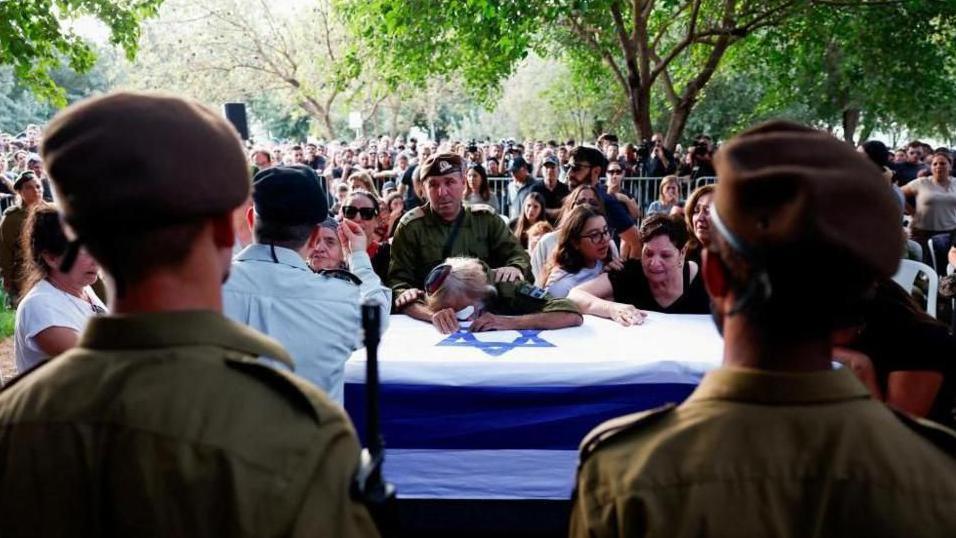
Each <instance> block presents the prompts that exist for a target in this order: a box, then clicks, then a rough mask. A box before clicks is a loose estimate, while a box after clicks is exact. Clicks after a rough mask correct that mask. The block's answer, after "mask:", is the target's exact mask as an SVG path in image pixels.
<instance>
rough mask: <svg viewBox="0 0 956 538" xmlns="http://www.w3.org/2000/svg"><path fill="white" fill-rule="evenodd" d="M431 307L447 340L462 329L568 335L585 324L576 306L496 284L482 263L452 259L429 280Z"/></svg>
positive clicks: (526, 287)
mask: <svg viewBox="0 0 956 538" xmlns="http://www.w3.org/2000/svg"><path fill="white" fill-rule="evenodd" d="M425 307H426V308H427V309H428V311H429V312H432V313H433V314H432V315H422V314H421V313H420V312H417V311H416V312H415V313H414V314H413V315H412V317H415V318H416V319H420V320H422V321H430V322H432V323H433V324H434V325H435V328H437V329H438V330H439V331H441V332H442V334H451V333H453V332H455V331H457V330H458V329H459V328H461V327H467V328H469V329H470V330H471V331H473V332H479V331H499V330H500V331H503V330H526V329H527V330H532V329H542V330H543V329H563V328H565V327H576V326H578V325H580V324H581V323H582V322H583V321H584V318H582V317H581V311H580V310H578V307H577V306H575V305H574V303H572V302H571V301H569V300H567V299H559V298H556V297H554V296H552V295H551V294H549V293H548V292H546V291H545V290H543V289H541V288H539V287H536V286H534V285H533V284H529V283H528V282H525V281H521V280H519V281H514V282H494V274H493V273H492V271H491V269H489V268H488V266H487V265H486V264H485V263H484V262H482V261H481V260H478V259H476V258H448V259H447V260H445V262H444V263H442V264H441V265H438V266H436V267H435V268H434V269H432V270H431V272H430V273H428V276H427V277H426V278H425Z"/></svg>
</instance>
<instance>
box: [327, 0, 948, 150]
mask: <svg viewBox="0 0 956 538" xmlns="http://www.w3.org/2000/svg"><path fill="white" fill-rule="evenodd" d="M335 2H336V5H337V6H338V7H339V9H340V11H341V12H342V13H343V14H344V16H345V18H346V20H347V21H348V23H349V27H350V28H351V29H352V30H353V32H354V33H355V34H356V35H357V37H359V39H360V41H361V43H362V46H364V47H366V48H367V50H369V51H370V54H371V55H372V57H373V58H374V59H375V60H376V61H377V62H378V63H379V70H380V72H381V73H382V74H383V77H384V78H385V80H387V81H396V80H405V81H408V80H413V81H422V80H426V79H427V78H428V77H429V76H431V75H432V74H435V73H439V74H442V75H444V76H454V75H456V74H457V75H460V76H461V77H463V79H464V80H465V82H466V83H467V84H468V86H469V87H470V88H472V89H473V91H475V92H476V93H477V95H479V96H480V97H485V98H486V99H491V98H493V97H494V95H495V90H496V88H498V85H499V83H500V82H501V81H502V80H503V79H505V78H507V77H508V76H509V75H510V74H511V73H512V72H513V71H514V69H515V66H516V65H517V63H518V62H519V61H521V60H522V59H523V58H525V57H526V56H527V55H528V53H529V51H531V50H534V51H538V52H540V53H542V54H546V53H547V54H550V55H552V56H557V57H560V58H562V59H569V60H570V63H571V64H575V63H578V62H579V61H582V60H583V61H584V62H586V63H587V64H589V65H591V66H592V67H593V66H596V65H603V66H604V70H605V74H606V76H607V77H609V78H610V80H611V81H612V82H613V84H614V86H615V87H616V88H617V91H618V94H619V95H620V96H622V97H623V99H624V102H625V104H626V109H625V110H626V111H627V116H629V119H630V120H631V125H632V126H633V130H634V132H636V133H637V134H638V136H640V137H642V138H649V137H650V135H651V133H652V132H653V131H654V130H655V127H657V128H662V127H665V126H666V129H662V130H664V131H665V132H666V140H667V143H668V145H670V146H673V145H674V144H675V143H676V141H677V140H678V139H679V138H680V137H681V135H682V134H683V132H684V130H685V128H686V127H687V125H688V122H689V121H690V118H691V112H692V111H694V109H695V107H697V105H698V103H700V102H702V101H704V100H706V99H707V88H708V87H709V85H710V84H711V82H712V81H714V80H724V81H725V82H726V83H729V82H731V81H732V80H733V78H732V77H731V78H725V79H722V78H721V77H720V75H721V74H722V72H723V71H725V70H726V69H727V66H728V65H729V64H734V63H735V62H733V60H732V59H733V57H734V56H735V55H737V54H738V49H741V48H744V47H746V48H748V51H749V52H750V53H757V55H758V56H759V55H760V54H761V53H766V54H768V55H773V54H783V53H782V52H781V51H783V50H785V49H787V48H788V47H792V46H793V45H794V44H797V43H803V44H804V46H805V47H806V48H805V50H804V51H801V60H800V61H803V59H805V58H806V57H816V58H820V57H821V50H820V49H819V48H815V47H816V44H817V43H826V42H827V41H828V40H829V38H830V37H831V35H832V34H833V33H836V34H839V35H843V34H848V33H853V32H854V31H856V33H857V34H858V35H860V36H862V35H864V34H865V29H866V28H867V27H868V26H867V25H869V24H876V26H874V27H873V28H877V29H879V30H875V31H872V32H870V34H869V35H866V37H867V38H868V39H869V41H872V42H876V41H879V40H880V39H881V38H882V35H883V34H882V33H881V32H882V30H883V29H888V28H890V29H891V27H892V22H893V19H894V17H895V16H896V14H895V13H896V11H898V10H901V9H917V8H918V9H919V10H921V11H920V14H919V15H915V16H918V17H920V18H921V20H920V23H919V24H918V25H915V26H914V27H913V28H911V29H910V30H911V31H910V34H908V35H912V34H913V33H918V32H921V31H925V32H926V33H928V34H933V33H934V32H933V30H934V29H937V28H938V24H937V23H933V22H932V21H934V20H936V21H938V20H939V19H940V13H942V12H944V11H945V9H944V7H946V8H947V9H948V7H949V6H950V5H951V4H952V2H949V1H946V2H943V1H940V0H900V1H888V2H873V1H871V0H845V1H839V2H834V1H828V0H731V1H727V0H552V1H548V2H534V1H531V0H515V1H509V2H499V1H496V0H428V1H424V0H409V1H405V2H394V1H392V0H335ZM944 4H945V6H944ZM894 10H896V11H894ZM881 17H883V18H882V19H880V18H881ZM847 21H850V22H853V24H852V25H851V27H847V26H842V27H841V26H840V25H841V23H846V22H847ZM821 22H822V23H821ZM924 23H925V24H924ZM932 24H937V26H935V27H931V26H932ZM940 24H942V23H940ZM928 25H929V26H928ZM791 34H792V36H791ZM896 35H900V34H898V33H897V34H896ZM794 36H798V37H794ZM924 39H925V38H924ZM768 40H769V41H768ZM781 40H783V41H781ZM814 40H815V43H811V42H814ZM869 41H856V42H854V43H856V44H859V45H860V47H862V48H859V47H858V48H856V49H855V52H854V53H856V54H859V55H860V56H863V55H864V54H868V51H867V49H866V48H865V47H867V46H869V44H870V43H869ZM950 41H952V40H950ZM848 42H853V40H852V39H851V40H850V41H848ZM770 43H772V44H773V47H769V44H770ZM874 44H876V43H874ZM904 44H905V41H903V42H895V43H894V42H893V41H891V40H884V42H882V43H879V45H880V47H879V48H878V49H877V50H879V51H880V53H881V54H885V56H883V57H882V58H885V59H888V58H897V57H898V56H899V55H900V54H901V53H902V51H903V50H905V49H902V48H901V46H903V45H904ZM863 51H867V52H863ZM740 54H742V53H740ZM778 59H779V58H778ZM871 60H872V58H871ZM751 61H753V58H751ZM778 63H779V64H780V65H781V66H782V65H783V64H784V62H783V60H782V59H780V61H778ZM871 63H872V62H871ZM736 65H738V66H741V65H744V64H741V63H737V64H736ZM817 67H819V66H817ZM745 71H747V70H746V69H745ZM807 72H808V73H810V72H812V71H811V70H807ZM817 73H818V74H819V73H820V71H819V70H817ZM574 74H575V76H583V77H588V76H589V74H588V73H587V70H583V69H579V70H577V71H574ZM591 75H593V73H592V74H591ZM887 76H902V74H901V73H899V72H890V73H889V74H888V75H887ZM904 78H910V79H913V78H914V77H913V75H912V74H910V75H908V76H906V77H904ZM595 79H597V77H595ZM571 82H572V81H569V84H571ZM573 82H575V83H577V84H578V87H577V89H578V90H580V89H582V88H586V86H583V85H582V83H583V84H586V81H582V80H579V79H578V80H574V81H573ZM769 86H770V84H769V83H768V87H769ZM591 90H592V91H591V92H589V93H590V95H596V93H595V92H594V91H593V90H594V88H591ZM832 90H833V88H832V86H826V85H823V86H820V87H817V88H814V91H813V92H809V93H808V94H807V99H813V98H814V96H816V97H817V98H824V95H826V94H825V92H828V91H832ZM768 91H769V90H768ZM894 91H895V90H894ZM568 93H569V95H574V94H579V93H580V92H574V91H570V90H569V92H568ZM880 93H883V94H884V95H883V97H887V96H886V95H885V92H880ZM898 95H899V94H898V93H896V94H894V99H895V97H898ZM826 98H827V99H829V96H827V97H826ZM883 101H884V102H885V103H887V104H890V103H893V104H896V103H895V102H894V101H893V100H892V99H884V100H883ZM760 105H761V110H770V109H772V108H775V109H776V110H778V111H790V112H795V113H797V115H800V114H802V113H803V111H804V110H805V109H806V108H807V107H806V102H805V101H801V100H799V99H795V100H787V99H780V100H778V101H777V102H775V103H773V105H774V106H770V102H769V101H767V102H763V101H762V100H761V102H760ZM742 112H747V111H742Z"/></svg>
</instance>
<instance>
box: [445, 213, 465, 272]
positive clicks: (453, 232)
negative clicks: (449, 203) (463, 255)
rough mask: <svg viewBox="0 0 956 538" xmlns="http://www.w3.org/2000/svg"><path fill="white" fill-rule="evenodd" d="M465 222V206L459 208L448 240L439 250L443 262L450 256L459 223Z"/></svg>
mask: <svg viewBox="0 0 956 538" xmlns="http://www.w3.org/2000/svg"><path fill="white" fill-rule="evenodd" d="M464 221H465V206H461V211H459V212H458V218H456V219H455V225H454V226H452V228H451V233H450V234H449V235H448V239H446V240H445V246H443V247H442V249H441V258H442V261H443V262H444V261H445V260H447V259H448V256H451V248H452V247H453V246H454V245H455V239H458V232H460V231H461V223H462V222H464Z"/></svg>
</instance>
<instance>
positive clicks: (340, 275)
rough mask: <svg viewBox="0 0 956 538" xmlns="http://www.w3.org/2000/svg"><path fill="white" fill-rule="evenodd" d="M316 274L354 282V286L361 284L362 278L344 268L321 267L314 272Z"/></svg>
mask: <svg viewBox="0 0 956 538" xmlns="http://www.w3.org/2000/svg"><path fill="white" fill-rule="evenodd" d="M316 274H317V275H320V276H324V277H326V278H335V279H338V280H344V281H346V282H350V283H352V284H355V285H356V286H361V285H362V279H361V278H359V277H357V276H355V274H354V273H350V272H349V271H346V270H345V269H323V270H321V271H319V272H317V273H316Z"/></svg>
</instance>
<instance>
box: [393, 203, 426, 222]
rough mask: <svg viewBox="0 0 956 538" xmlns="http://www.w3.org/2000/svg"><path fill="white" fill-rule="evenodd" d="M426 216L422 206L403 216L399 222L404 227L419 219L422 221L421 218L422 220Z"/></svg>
mask: <svg viewBox="0 0 956 538" xmlns="http://www.w3.org/2000/svg"><path fill="white" fill-rule="evenodd" d="M424 216H425V210H424V209H422V207H421V206H419V207H416V208H415V209H412V210H411V211H409V212H408V213H405V214H404V215H402V218H401V219H399V221H398V225H399V226H404V225H406V224H408V223H409V222H412V221H414V220H418V219H420V218H422V217H424Z"/></svg>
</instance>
